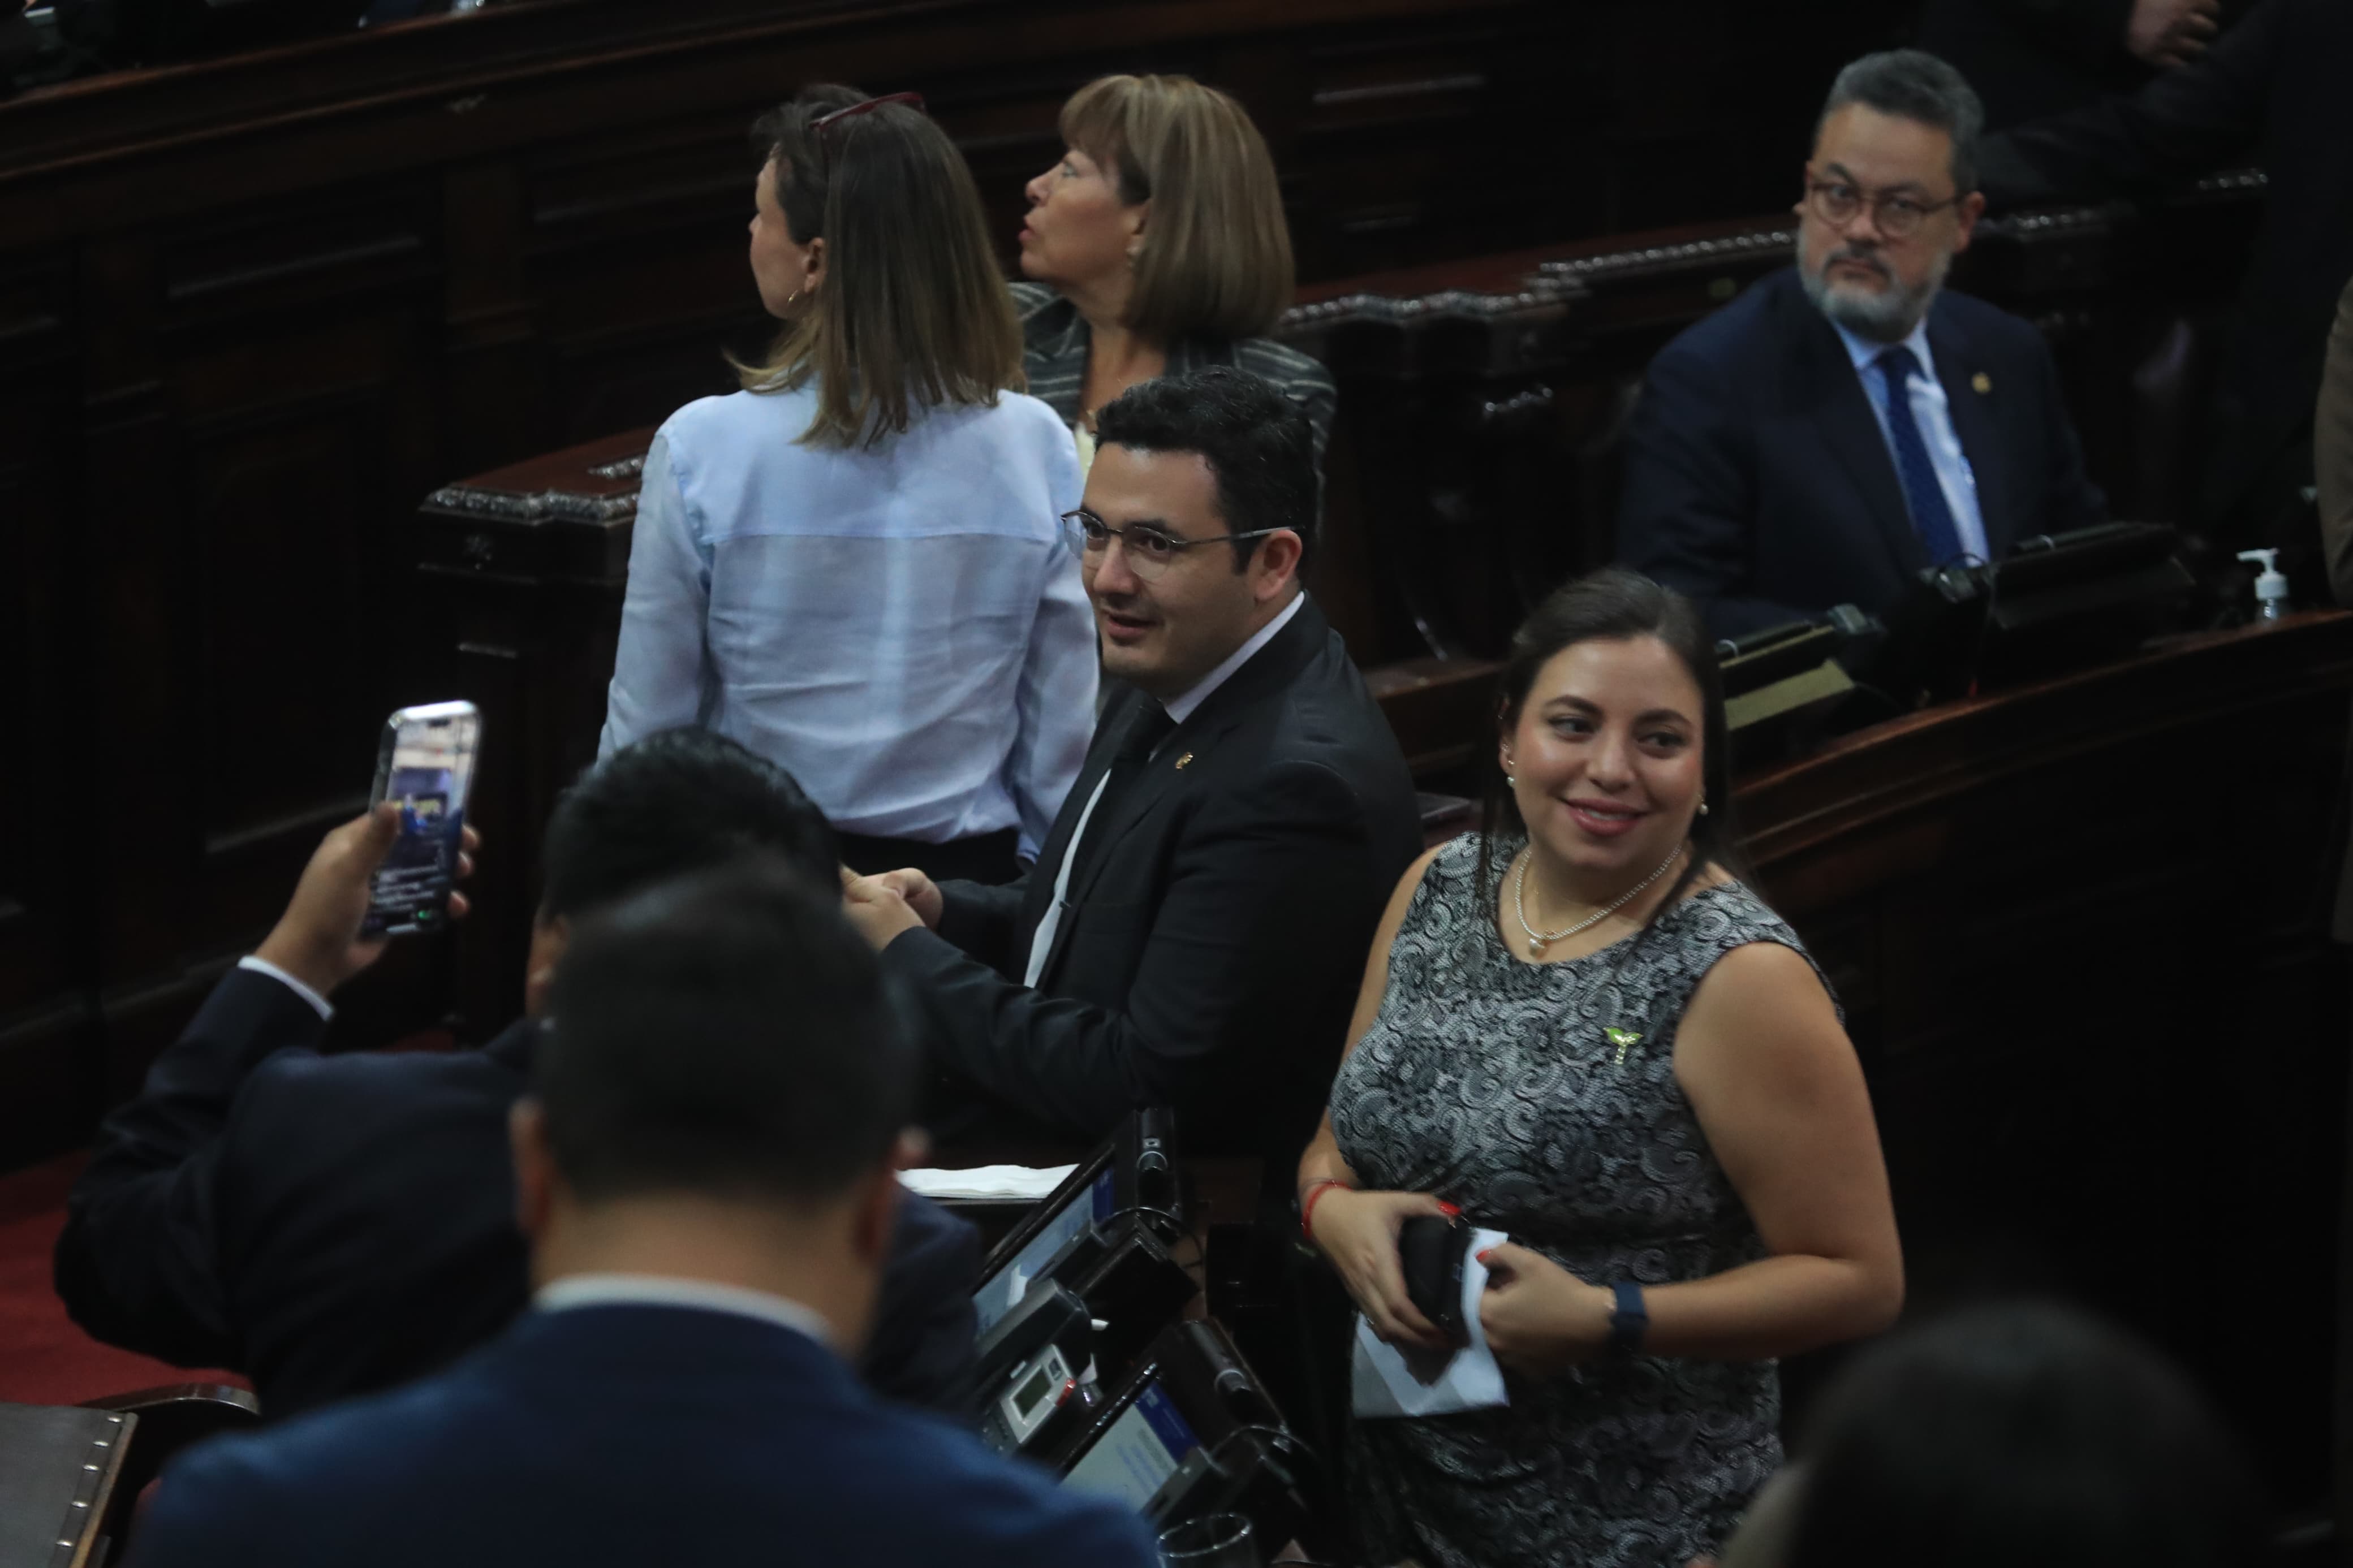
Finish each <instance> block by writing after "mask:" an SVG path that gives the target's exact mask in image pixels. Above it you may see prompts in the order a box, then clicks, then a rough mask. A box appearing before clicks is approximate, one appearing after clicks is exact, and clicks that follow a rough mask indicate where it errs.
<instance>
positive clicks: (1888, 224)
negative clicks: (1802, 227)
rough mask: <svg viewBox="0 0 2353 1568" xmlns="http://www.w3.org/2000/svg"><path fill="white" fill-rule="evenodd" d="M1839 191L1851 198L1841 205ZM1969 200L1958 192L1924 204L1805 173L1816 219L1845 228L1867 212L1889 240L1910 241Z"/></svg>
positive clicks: (1910, 197) (1897, 193)
mask: <svg viewBox="0 0 2353 1568" xmlns="http://www.w3.org/2000/svg"><path fill="white" fill-rule="evenodd" d="M1839 191H1844V192H1846V193H1848V195H1849V197H1850V198H1851V199H1850V200H1849V201H1847V202H1845V203H1843V204H1841V203H1840V202H1839V199H1838V197H1837V196H1836V195H1834V194H1833V193H1835V192H1839ZM1966 199H1967V198H1966V197H1965V196H1964V195H1962V194H1961V193H1959V192H1956V193H1954V194H1953V195H1949V196H1947V197H1946V198H1945V199H1944V200H1943V201H1941V202H1924V201H1921V200H1920V199H1919V198H1917V197H1916V196H1914V195H1910V194H1909V193H1907V192H1905V191H1902V190H1894V191H1867V190H1864V189H1863V188H1862V186H1861V185H1858V184H1855V183H1854V182H1853V181H1852V180H1825V179H1820V178H1818V177H1817V176H1816V175H1815V174H1813V172H1812V171H1811V170H1809V171H1807V174H1806V205H1808V206H1809V207H1810V208H1812V209H1813V214H1814V216H1816V217H1818V218H1820V219H1821V220H1822V221H1823V222H1824V223H1826V224H1829V225H1830V226H1831V227H1832V228H1838V229H1843V228H1845V227H1846V226H1847V225H1849V224H1851V223H1852V222H1853V221H1854V220H1855V216H1856V215H1857V214H1858V213H1862V212H1865V211H1868V212H1869V213H1870V214H1871V222H1872V226H1873V227H1874V228H1876V229H1878V230H1879V232H1880V233H1882V234H1883V235H1885V236H1886V237H1888V238H1890V239H1910V238H1911V237H1913V236H1915V235H1916V234H1918V233H1919V232H1920V229H1921V226H1923V225H1924V224H1926V222H1927V221H1928V220H1929V218H1931V217H1933V216H1936V214H1937V213H1940V212H1943V211H1944V210H1945V209H1946V208H1947V207H1954V206H1958V205H1960V204H1961V203H1962V202H1963V201H1964V200H1966ZM1838 205H1844V206H1845V208H1846V210H1845V212H1844V213H1843V214H1841V213H1840V212H1839V211H1837V210H1836V207H1837V206H1838ZM1891 219H1893V220H1895V221H1890V220H1891Z"/></svg>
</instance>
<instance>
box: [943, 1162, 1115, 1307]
mask: <svg viewBox="0 0 2353 1568" xmlns="http://www.w3.org/2000/svg"><path fill="white" fill-rule="evenodd" d="M1117 1146H1118V1145H1117V1140H1113V1142H1109V1143H1106V1144H1104V1145H1103V1147H1102V1148H1100V1149H1098V1150H1096V1151H1095V1152H1094V1153H1093V1154H1092V1155H1090V1156H1089V1157H1088V1158H1087V1159H1086V1160H1085V1161H1083V1162H1082V1163H1081V1164H1080V1166H1079V1168H1078V1169H1077V1170H1075V1171H1072V1172H1071V1173H1070V1175H1069V1176H1068V1177H1067V1178H1065V1179H1064V1181H1063V1183H1062V1184H1061V1185H1060V1186H1059V1187H1056V1188H1055V1189H1054V1190H1053V1191H1052V1192H1051V1193H1050V1194H1047V1196H1046V1198H1045V1200H1044V1201H1043V1202H1041V1203H1039V1205H1038V1206H1037V1207H1036V1208H1035V1209H1033V1210H1032V1211H1031V1212H1030V1214H1029V1216H1028V1217H1027V1218H1025V1219H1023V1220H1022V1222H1021V1223H1020V1224H1019V1225H1018V1226H1015V1227H1014V1228H1013V1230H1012V1231H1011V1232H1010V1233H1009V1234H1008V1236H1007V1237H1006V1238H1005V1239H1004V1240H1003V1241H1001V1242H999V1243H998V1244H997V1247H996V1249H995V1250H994V1251H992V1252H991V1253H990V1254H989V1257H988V1261H987V1263H986V1264H985V1265H983V1266H982V1269H981V1278H980V1285H979V1288H978V1289H975V1290H974V1291H973V1293H972V1305H973V1310H974V1311H976V1313H978V1314H979V1317H980V1323H979V1331H980V1332H981V1333H984V1334H986V1333H987V1332H988V1331H989V1330H991V1329H993V1328H995V1327H996V1326H997V1322H998V1321H1000V1320H1001V1319H1003V1318H1004V1316H1005V1314H1006V1313H1008V1312H1009V1311H1011V1310H1013V1309H1014V1307H1015V1306H1017V1305H1018V1304H1019V1302H1020V1300H1021V1296H1022V1293H1023V1292H1024V1291H1025V1290H1027V1289H1029V1282H1030V1281H1031V1280H1032V1279H1037V1278H1038V1277H1039V1275H1040V1274H1042V1273H1044V1272H1045V1270H1046V1266H1047V1265H1048V1264H1049V1263H1051V1262H1052V1261H1053V1260H1054V1259H1055V1258H1056V1257H1057V1256H1059V1255H1060V1252H1061V1250H1062V1248H1064V1247H1068V1246H1069V1245H1070V1244H1071V1242H1073V1241H1076V1240H1077V1239H1078V1238H1079V1237H1082V1236H1084V1235H1086V1234H1087V1233H1088V1232H1089V1231H1091V1230H1092V1229H1093V1228H1094V1227H1095V1226H1097V1225H1098V1224H1100V1223H1102V1222H1103V1221H1104V1220H1106V1219H1109V1218H1110V1217H1111V1216H1112V1215H1113V1214H1116V1213H1117V1212H1118V1211H1119V1174H1118V1173H1117V1172H1116V1171H1115V1170H1113V1155H1114V1154H1115V1152H1116V1151H1117Z"/></svg>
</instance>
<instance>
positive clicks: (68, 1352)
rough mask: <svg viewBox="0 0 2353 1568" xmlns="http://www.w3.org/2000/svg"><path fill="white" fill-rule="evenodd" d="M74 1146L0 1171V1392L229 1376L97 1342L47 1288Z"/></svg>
mask: <svg viewBox="0 0 2353 1568" xmlns="http://www.w3.org/2000/svg"><path fill="white" fill-rule="evenodd" d="M83 1159H84V1156H83V1155H81V1154H79V1153H76V1154H69V1155H66V1156H65V1157H64V1158H62V1159H58V1160H52V1161H51V1162H49V1163H47V1164H46V1165H36V1166H34V1167H33V1168H32V1169H31V1170H28V1171H19V1172H17V1173H15V1174H14V1175H8V1176H0V1400H9V1401H13V1402H15V1403H16V1404H19V1405H79V1404H80V1403H81V1402H82V1401H83V1400H85V1399H96V1398H99V1397H100V1396H101V1395H104V1394H128V1393H130V1392H131V1391H132V1389H137V1388H153V1387H156V1386H158V1385H159V1384H168V1383H195V1382H206V1383H234V1384H239V1385H240V1386H243V1385H245V1379H243V1378H241V1377H234V1376H231V1375H230V1374H229V1373H224V1372H217V1371H206V1372H196V1371H191V1370H190V1369H188V1368H185V1367H177V1366H173V1365H171V1364H170V1363H167V1362H160V1361H153V1360H150V1359H149V1358H148V1357H146V1356H142V1355H132V1353H131V1352H128V1351H119V1350H116V1349H114V1348H113V1347H111V1346H110V1345H102V1344H100V1343H99V1342H97V1341H96V1340H93V1339H91V1338H90V1336H89V1335H88V1334H85V1333H83V1332H82V1331H80V1330H79V1329H78V1328H76V1327H74V1326H73V1324H72V1323H71V1322H70V1321H68V1319H67V1317H66V1310H65V1307H64V1305H63V1304H62V1303H61V1302H59V1301H58V1298H57V1294H56V1292H54V1291H53V1290H51V1289H49V1248H50V1247H53V1246H55V1245H56V1243H57V1239H58V1231H59V1230H60V1229H61V1228H63V1227H64V1225H65V1220H66V1191H67V1189H68V1188H69V1187H71V1186H72V1185H73V1179H74V1175H75V1173H77V1172H79V1170H80V1169H81V1165H82V1161H83Z"/></svg>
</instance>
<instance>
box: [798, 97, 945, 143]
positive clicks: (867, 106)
mask: <svg viewBox="0 0 2353 1568" xmlns="http://www.w3.org/2000/svg"><path fill="white" fill-rule="evenodd" d="M886 103H903V104H905V105H906V106H907V107H908V108H910V109H913V110H914V111H915V112H916V113H918V114H921V113H923V94H922V93H920V92H890V93H885V94H883V95H882V96H881V98H870V99H868V100H865V101H864V102H863V103H853V104H851V105H850V106H849V108H847V109H837V110H834V111H833V112H832V113H830V114H821V115H819V116H818V117H817V118H816V119H815V120H813V121H809V133H810V134H811V135H813V136H816V137H818V138H819V139H822V138H823V137H824V136H825V134H826V132H829V131H831V130H832V129H833V128H834V127H835V126H837V125H839V124H840V123H841V122H842V121H845V120H855V119H857V118H858V117H859V116H860V115H861V114H871V113H872V112H873V111H874V110H878V109H880V108H881V107H882V106H883V105H884V104H886Z"/></svg>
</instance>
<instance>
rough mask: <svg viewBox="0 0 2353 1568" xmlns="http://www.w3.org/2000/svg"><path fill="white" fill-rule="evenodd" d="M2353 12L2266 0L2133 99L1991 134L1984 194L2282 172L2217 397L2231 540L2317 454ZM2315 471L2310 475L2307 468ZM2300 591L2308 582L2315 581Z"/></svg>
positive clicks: (2352, 257) (2218, 513)
mask: <svg viewBox="0 0 2353 1568" xmlns="http://www.w3.org/2000/svg"><path fill="white" fill-rule="evenodd" d="M2348 83H2353V5H2346V4H2345V3H2344V0H2263V4H2261V5H2257V6H2256V7H2255V8H2254V9H2253V10H2252V11H2250V12H2249V13H2248V14H2247V16H2246V17H2245V18H2244V19H2243V20H2242V21H2241V22H2239V23H2238V24H2237V25H2236V26H2233V27H2232V28H2231V30H2230V31H2229V32H2228V33H2225V34H2224V35H2223V37H2222V38H2221V42H2219V43H2217V44H2216V45H2215V46H2214V47H2213V49H2212V50H2211V52H2210V53H2209V54H2207V55H2206V57H2205V58H2202V59H2200V60H2199V61H2198V62H2197V63H2196V64H2194V65H2189V66H2184V67H2182V68H2180V69H2179V70H2170V71H2165V72H2161V73H2159V74H2158V77H2157V78H2156V79H2155V80H2153V81H2151V82H2150V83H2149V84H2148V85H2147V87H2145V88H2143V89H2140V91H2139V92H2137V93H2136V94H2134V95H2133V96H2132V97H2130V98H2120V99H2114V100H2109V101H2107V102H2105V103H2103V104H2101V105H2099V106H2097V107H2095V108H2093V109H2087V110H2082V111H2080V112H2078V113H2074V114H2070V115H2065V116H2063V117H2061V118H2059V119H2056V120H2052V121H2042V122H2040V123H2037V124H2034V125H2030V126H2021V127H2020V128H2019V129H2017V130H2015V131H2012V132H2007V133H2005V134H2003V135H2000V136H1993V137H1989V138H1988V139H1987V141H1986V142H1985V146H1984V148H1983V151H1982V154H1981V156H1980V159H1979V167H1980V170H1981V175H1982V177H1981V180H1980V184H1982V186H1983V188H1984V190H1985V193H1986V196H1987V199H1988V200H1989V202H1990V203H1992V204H1993V205H1996V206H1998V207H1999V206H2011V205H2019V204H2021V203H2028V202H2049V201H2065V200H2091V199H2097V198H2105V197H2109V196H2117V195H2143V194H2147V193H2149V192H2153V191H2158V190H2161V189H2164V188H2166V187H2168V186H2171V185H2178V184H2184V183H2186V182H2188V181H2189V180H2190V179H2192V178H2194V177H2196V176H2197V175H2200V174H2208V173H2211V171H2213V170H2216V169H2221V168H2228V167H2231V166H2232V165H2235V164H2238V163H2246V162H2250V161H2252V162H2254V163H2261V164H2262V165H2263V169H2264V171H2265V172H2266V173H2267V174H2269V175H2270V176H2271V189H2270V194H2269V195H2268V197H2267V199H2266V200H2265V203H2264V210H2263V226H2262V229H2261V231H2260V232H2259V233H2258V235H2257V237H2256V240H2255V253H2254V258H2253V263H2252V264H2251V265H2250V266H2249V268H2248V270H2247V280H2246V284H2245V286H2244V288H2243V289H2242V292H2241V294H2240V300H2239V321H2238V331H2237V332H2236V334H2235V336H2234V338H2233V341H2232V347H2231V352H2230V355H2229V358H2228V361H2227V363H2226V366H2225V369H2224V372H2223V376H2222V383H2221V386H2220V388H2219V389H2218V390H2217V392H2216V395H2215V406H2214V415H2213V424H2214V430H2213V449H2212V455H2211V463H2210V467H2209V474H2208V484H2207V493H2206V496H2205V508H2204V510H2205V511H2206V513H2207V516H2208V520H2209V522H2210V524H2211V525H2212V526H2216V527H2219V528H2221V530H2222V531H2224V532H2225V534H2226V535H2227V536H2228V537H2229V538H2230V539H2231V540H2232V542H2236V543H2240V544H2244V543H2255V542H2263V541H2261V540H2256V539H2253V538H2243V537H2241V535H2242V534H2243V533H2244V532H2245V531H2248V530H2251V529H2254V528H2257V527H2260V526H2261V525H2263V524H2264V523H2267V522H2268V521H2270V519H2268V518H2266V517H2263V516H2260V515H2251V514H2249V513H2248V511H2247V510H2246V509H2247V508H2248V507H2249V506H2250V505H2251V504H2259V503H2260V504H2263V505H2268V504H2269V501H2268V500H2265V499H2264V498H2266V497H2269V498H2271V499H2276V495H2275V493H2274V492H2275V491H2276V489H2278V487H2279V484H2280V482H2281V479H2282V476H2284V477H2285V479H2287V480H2288V481H2289V482H2291V483H2295V484H2301V483H2302V482H2304V481H2303V480H2302V479H2296V478H2295V472H2296V471H2297V470H2298V466H2299V465H2301V464H2302V463H2303V462H2305V461H2307V460H2308V458H2309V453H2308V452H2307V451H2306V448H2305V445H2304V443H2305V432H2306V430H2308V429H2309V428H2310V426H2309V423H2308V422H2309V421H2310V419H2311V417H2312V402H2313V395H2314V393H2315V392H2316V390H2317V388H2318V387H2319V384H2320V356H2321V352H2322V344H2323V343H2324V342H2325V341H2326V340H2327V336H2328V322H2329V317H2330V315H2331V314H2332V312H2334V311H2335V310H2336V309H2337V293H2338V291H2339V290H2341V289H2343V288H2344V287H2345V279H2346V277H2347V275H2348V274H2353V201H2348V199H2347V198H2346V193H2347V192H2348V191H2353V90H2348ZM2301 471H2303V472H2309V470H2308V469H2302V470H2301ZM2303 586H2304V585H2301V584H2300V585H2299V587H2303Z"/></svg>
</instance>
